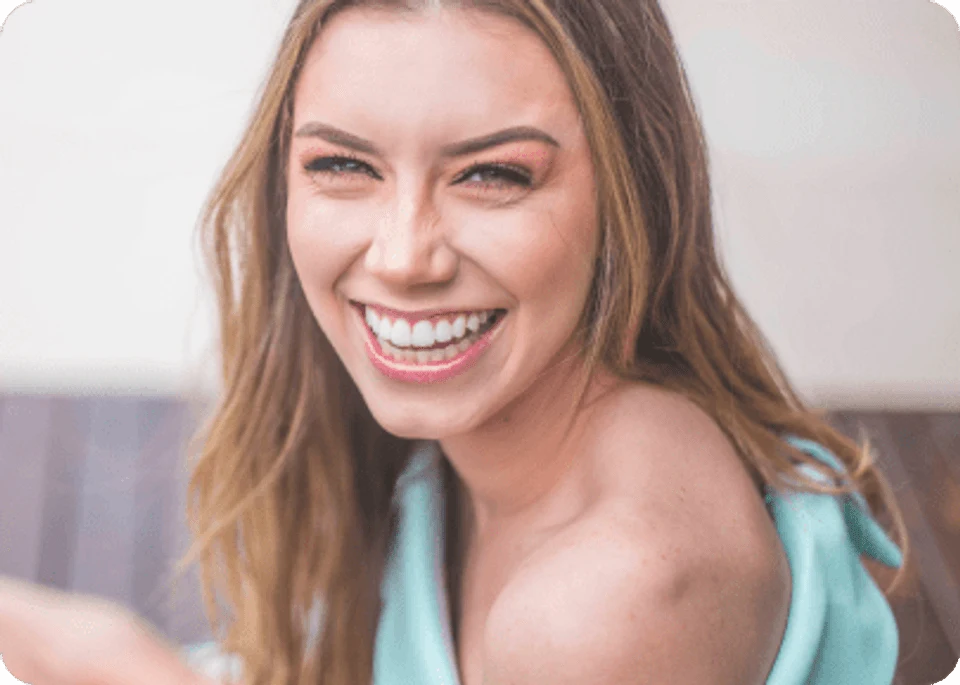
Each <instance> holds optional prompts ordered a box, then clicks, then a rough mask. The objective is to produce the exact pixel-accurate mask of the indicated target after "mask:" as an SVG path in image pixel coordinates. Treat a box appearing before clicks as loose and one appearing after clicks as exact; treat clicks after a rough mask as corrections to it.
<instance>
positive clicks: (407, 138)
mask: <svg viewBox="0 0 960 685" xmlns="http://www.w3.org/2000/svg"><path fill="white" fill-rule="evenodd" d="M312 122H322V123H324V124H327V125H332V126H335V127H337V128H339V129H342V130H346V131H348V132H349V133H351V134H353V135H355V136H359V137H362V138H364V139H366V140H368V141H370V142H372V143H373V144H374V145H375V146H376V147H377V148H378V149H379V150H380V151H381V152H382V153H383V156H382V157H379V156H375V155H371V154H362V153H353V152H352V151H351V150H349V149H348V148H345V147H342V146H339V145H334V144H331V143H329V142H327V141H325V140H321V139H319V138H316V137H307V136H303V137H301V136H297V135H296V133H297V132H298V131H300V130H301V129H302V127H304V126H305V125H307V124H310V123H312ZM520 125H527V126H535V127H537V128H538V129H541V130H542V131H544V132H546V133H548V134H549V135H550V136H551V137H552V138H553V139H555V140H556V141H557V142H558V144H559V147H558V148H557V147H554V146H551V145H549V144H545V143H542V142H515V143H511V144H508V145H503V146H501V147H497V148H495V149H491V150H488V151H486V152H483V153H479V154H476V155H469V156H467V157H464V158H462V159H455V160H445V159H443V158H442V157H441V155H440V149H441V148H442V147H443V146H445V145H449V144H453V143H456V142H459V141H462V140H465V139H469V138H474V137H478V136H482V135H485V134H489V133H492V132H495V131H498V130H500V129H504V128H507V127H512V126H520ZM293 130H294V133H295V135H294V137H293V142H292V145H291V154H290V160H289V167H288V172H289V197H288V209H287V234H288V239H289V245H290V250H291V254H292V257H293V261H294V265H295V268H296V270H297V273H298V275H299V278H300V280H301V283H302V286H303V289H304V292H305V294H306V298H307V301H308V302H309V305H310V307H311V309H312V311H313V313H314V315H315V317H316V320H317V322H318V323H319V325H320V326H321V328H322V329H323V331H324V332H325V333H326V335H327V336H328V338H329V339H330V342H331V343H332V344H333V346H334V348H335V349H336V351H337V353H338V354H339V356H340V357H341V359H342V360H343V363H344V364H345V366H346V368H347V370H348V371H349V373H350V374H351V376H352V377H353V379H354V381H355V382H356V384H357V386H358V387H359V390H360V392H361V393H362V395H363V397H364V399H365V401H366V402H367V404H368V406H369V407H370V410H371V412H372V413H373V415H374V417H375V418H376V420H377V421H378V422H379V423H380V424H381V425H382V426H383V427H384V428H386V429H387V430H388V431H390V432H391V433H394V434H396V435H400V436H403V437H412V438H422V439H435V440H439V441H440V445H441V447H442V449H443V451H444V453H445V454H446V455H447V457H448V458H449V459H450V461H451V462H452V464H453V465H454V467H455V469H456V471H457V473H458V475H459V477H460V478H461V479H462V481H463V483H464V484H465V486H466V491H467V495H468V499H469V501H470V502H471V515H472V518H473V520H474V521H475V522H476V532H477V535H478V536H479V537H480V538H484V537H487V536H488V534H489V535H493V532H492V531H502V530H505V529H507V528H510V527H520V528H523V527H530V526H532V525H534V522H535V521H536V520H537V518H538V517H539V516H540V515H542V512H543V511H544V510H545V509H548V508H549V500H550V498H551V494H552V493H554V492H556V491H558V490H560V489H562V487H563V485H562V481H564V480H565V479H570V478H581V477H582V476H581V474H579V473H577V469H578V468H579V466H578V462H579V461H580V459H579V457H580V455H581V454H582V441H580V440H579V439H578V436H579V435H580V433H581V428H582V426H581V424H582V423H585V421H584V419H583V417H574V416H573V415H572V403H573V399H574V398H573V397H572V388H573V383H574V380H575V379H576V377H575V373H576V371H577V360H576V358H575V357H574V356H573V355H572V353H573V351H574V350H573V348H571V346H570V339H571V335H572V334H573V332H574V327H575V325H576V323H577V320H578V317H579V316H580V313H581V311H582V309H583V307H584V303H585V300H586V297H587V294H588V290H589V286H590V282H591V278H592V275H593V265H594V258H595V255H596V251H597V244H598V242H597V241H598V237H599V236H598V231H597V225H596V224H597V222H596V204H595V198H594V192H595V188H594V180H593V165H592V162H591V158H590V152H589V148H588V146H587V141H586V139H585V137H584V133H583V128H582V125H581V122H580V119H579V115H578V112H577V109H576V106H575V104H574V102H573V99H572V94H571V92H570V90H569V87H568V86H567V84H566V80H565V79H564V77H563V74H562V72H561V71H560V69H559V66H558V65H557V63H556V62H555V60H554V59H553V56H552V55H551V54H550V52H549V51H548V49H547V48H546V47H545V46H544V45H543V44H542V43H541V42H540V41H539V39H538V38H537V37H536V36H535V35H533V34H530V33H528V32H527V31H526V29H525V28H523V27H522V26H520V25H518V24H515V23H514V22H512V21H510V20H506V19H504V18H502V17H495V16H490V15H485V14H481V13H477V12H475V11H474V12H462V11H454V12H450V11H447V12H441V13H439V14H435V15H428V16H423V15H416V16H415V15H401V14H395V13H390V12H382V11H377V10H368V9H363V10H348V11H346V12H344V13H342V14H340V15H337V16H336V17H335V18H334V19H333V20H332V21H331V23H330V24H329V25H328V26H327V28H326V29H325V30H324V32H323V33H322V34H321V36H320V38H319V39H318V41H317V42H316V43H315V44H314V45H313V46H312V49H311V50H310V52H309V54H308V56H307V59H306V63H305V68H304V71H303V73H302V75H301V78H300V80H299V82H298V84H297V90H296V97H295V105H294V124H293ZM344 153H351V154H356V156H357V157H359V158H360V159H361V160H362V164H355V163H354V164H350V163H348V164H346V165H345V166H341V167H335V169H336V170H337V171H339V172H340V173H339V174H322V173H318V172H313V171H310V170H308V169H309V168H310V166H311V164H314V166H313V167H312V168H313V169H317V168H319V166H322V164H320V165H319V166H318V165H317V163H316V160H317V159H318V158H322V157H323V156H329V155H337V154H344ZM478 163H481V164H490V163H503V164H511V165H522V166H524V167H526V168H527V169H528V170H529V171H530V173H531V176H532V186H531V187H529V188H524V187H522V186H517V185H511V184H509V183H508V181H507V179H504V178H498V177H497V175H496V172H493V173H490V172H471V173H470V174H469V175H468V176H466V177H464V172H467V171H469V170H470V168H471V167H473V166H474V165H475V164H478ZM349 300H358V301H362V302H375V303H379V304H382V305H387V306H391V307H393V308H396V309H400V310H403V311H413V310H418V309H431V308H439V309H444V310H464V309H487V308H504V309H507V310H508V315H507V317H506V319H505V320H504V322H503V324H502V326H503V329H502V330H501V331H500V334H499V340H497V341H496V342H495V343H494V344H493V345H492V346H491V347H490V348H489V349H488V350H487V351H486V352H485V354H484V355H483V357H482V359H481V360H480V362H479V363H478V364H477V365H476V366H475V367H474V368H472V369H470V370H468V371H467V372H465V373H463V374H461V375H460V376H458V377H456V378H453V379H451V380H448V381H445V382H442V383H436V384H431V385H418V384H416V383H405V382H399V381H395V380H391V379H388V378H386V377H385V376H383V375H381V374H380V372H379V371H377V370H376V369H375V368H374V367H373V365H372V364H371V363H370V361H369V360H368V359H367V356H366V352H365V350H364V344H363V335H362V330H361V327H360V326H359V325H358V321H357V320H356V318H357V317H356V314H355V312H354V311H353V309H352V308H351V307H350V306H349V302H348V301H349ZM607 385H610V383H609V382H608V383H607ZM598 387H600V386H599V385H598ZM571 421H572V422H573V425H574V430H573V431H572V432H571V436H572V437H571V438H570V439H568V440H566V441H563V440H561V438H562V434H563V431H564V430H565V429H566V428H567V426H568V422H571Z"/></svg>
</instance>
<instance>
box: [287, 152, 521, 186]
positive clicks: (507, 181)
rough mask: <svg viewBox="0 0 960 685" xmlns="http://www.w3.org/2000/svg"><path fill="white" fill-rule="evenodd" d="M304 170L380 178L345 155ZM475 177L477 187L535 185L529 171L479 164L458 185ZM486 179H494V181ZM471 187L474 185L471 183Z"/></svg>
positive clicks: (316, 161) (321, 160) (315, 162)
mask: <svg viewBox="0 0 960 685" xmlns="http://www.w3.org/2000/svg"><path fill="white" fill-rule="evenodd" d="M304 170H305V171H307V172H308V173H310V174H323V175H325V176H332V177H336V176H343V175H345V174H350V175H353V174H357V173H364V174H366V175H368V176H370V177H372V178H379V176H378V175H377V173H376V172H375V171H374V170H373V169H372V168H371V167H370V165H369V164H367V163H366V162H363V161H361V160H359V159H357V158H355V157H346V156H343V155H340V156H333V157H318V158H316V159H314V160H312V161H311V162H310V163H308V164H307V165H306V166H305V167H304ZM475 177H479V178H481V179H482V180H481V181H479V182H478V183H477V184H476V185H480V186H486V187H492V188H502V187H522V188H529V187H530V186H531V185H532V183H533V180H532V175H531V174H530V172H529V171H527V170H526V169H524V168H522V167H515V166H512V165H505V164H478V165H476V166H473V167H471V168H470V169H468V170H467V171H466V172H464V173H463V174H461V175H460V177H459V179H458V180H457V183H461V182H463V181H468V180H470V179H473V178H475ZM486 179H492V181H488V180H486ZM471 185H474V184H473V183H471Z"/></svg>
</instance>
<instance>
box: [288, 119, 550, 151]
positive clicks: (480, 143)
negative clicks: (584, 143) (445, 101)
mask: <svg viewBox="0 0 960 685" xmlns="http://www.w3.org/2000/svg"><path fill="white" fill-rule="evenodd" d="M294 135H295V136H296V137H297V138H322V139H323V140H326V141H327V142H328V143H332V144H334V145H342V146H343V147H348V148H351V149H353V150H356V151H358V152H363V153H365V154H368V155H374V156H376V157H381V158H382V157H383V154H382V153H381V152H380V150H378V149H377V147H376V145H374V144H373V143H371V142H370V141H369V140H365V139H363V138H360V137H358V136H355V135H353V134H352V133H347V132H346V131H343V130H341V129H339V128H336V127H335V126H331V125H329V124H323V123H320V122H318V121H311V122H308V123H306V124H304V125H303V126H301V127H300V128H299V129H298V130H297V132H296V133H295V134H294ZM518 140H537V141H540V142H543V143H547V144H549V145H552V146H554V147H556V148H559V147H560V143H558V142H557V141H556V140H554V138H553V137H552V136H550V135H549V134H547V133H546V132H544V131H541V130H540V129H538V128H535V127H533V126H513V127H511V128H505V129H503V130H502V131H497V132H495V133H490V134H487V135H484V136H480V137H479V138H471V139H470V140H464V141H461V142H459V143H453V144H451V145H445V146H444V147H443V148H441V150H440V156H441V157H444V158H450V157H463V156H465V155H472V154H474V153H476V152H480V151H481V150H486V149H488V148H491V147H496V146H498V145H503V144H504V143H512V142H514V141H518Z"/></svg>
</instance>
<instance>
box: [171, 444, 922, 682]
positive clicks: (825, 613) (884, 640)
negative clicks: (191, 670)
mask: <svg viewBox="0 0 960 685" xmlns="http://www.w3.org/2000/svg"><path fill="white" fill-rule="evenodd" d="M787 439H788V440H789V441H790V442H791V443H793V444H794V445H795V446H796V447H798V448H799V449H801V450H803V451H805V452H807V453H808V454H810V455H812V456H814V457H816V458H817V459H819V460H820V461H822V462H825V463H826V464H828V465H829V466H831V467H832V468H833V469H834V470H836V471H838V472H841V473H842V472H844V468H843V465H842V463H841V462H840V461H839V460H838V459H837V458H836V457H835V456H834V455H833V454H831V453H830V452H829V451H827V450H826V449H824V448H823V447H822V446H820V445H819V444H817V443H814V442H810V441H808V440H802V439H799V438H794V437H788V438H787ZM442 458H443V457H442V455H441V454H440V451H439V449H438V445H437V443H435V442H423V443H420V445H419V447H418V449H417V450H416V452H415V453H414V455H413V457H412V458H411V460H410V463H409V464H408V466H407V468H406V469H405V470H404V472H403V474H402V475H401V476H400V479H399V481H398V482H397V488H396V492H395V495H394V497H395V502H396V503H397V504H398V506H399V507H400V511H401V514H400V527H399V530H398V535H397V540H396V541H395V543H396V544H395V545H394V547H393V548H392V550H391V555H390V557H389V559H388V562H387V567H386V569H385V573H384V580H383V585H382V591H381V597H382V600H383V605H382V609H381V614H380V620H379V621H380V622H379V626H378V629H377V634H376V643H375V651H374V664H373V685H408V684H409V683H417V684H418V685H460V683H459V679H458V676H457V667H456V656H455V654H454V649H453V641H452V637H451V636H452V633H451V627H450V611H449V605H448V599H447V596H446V591H445V588H446V583H445V582H444V572H445V571H444V565H443V550H444V537H443V536H444V529H443V528H444V527H443V523H444V522H443V520H442V517H441V512H442V504H443V502H442V497H443V488H442V480H441V472H440V462H439V460H440V459H442ZM801 469H802V470H803V471H804V472H805V473H807V474H809V475H810V476H812V477H813V478H815V479H816V480H817V481H819V482H826V479H825V478H824V476H823V475H821V474H820V473H818V472H816V471H814V470H813V469H812V468H810V467H808V466H806V465H803V466H801ZM765 499H766V504H767V508H768V510H769V511H770V513H771V515H772V516H773V519H774V522H775V524H776V529H777V533H778V534H779V536H780V540H781V542H782V544H783V547H784V550H785V552H786V556H787V560H788V562H789V565H790V572H791V575H792V578H793V587H792V595H791V603H790V611H789V615H788V618H787V627H786V631H785V633H784V636H783V641H782V643H781V646H780V651H779V653H778V655H777V659H776V661H775V662H774V665H773V668H772V670H771V672H770V675H769V677H768V678H767V685H890V683H892V682H893V675H894V670H895V668H896V662H897V655H898V651H899V638H898V633H897V625H896V622H895V620H894V616H893V612H892V611H891V609H890V605H889V604H888V603H887V601H886V599H885V597H884V595H883V593H882V592H881V591H880V589H879V588H878V587H877V585H876V583H874V581H873V578H872V577H871V576H870V574H869V573H868V572H867V570H866V568H865V567H864V566H863V563H862V562H861V560H860V555H861V554H866V555H868V556H870V557H872V558H873V559H876V560H877V561H879V562H881V563H883V564H885V565H886V566H890V567H895V568H896V567H900V566H901V564H902V563H903V559H902V555H901V553H900V550H899V549H898V548H897V546H896V545H895V544H894V543H893V542H892V541H891V540H890V538H889V537H887V535H886V534H885V533H884V531H883V530H882V529H881V528H880V526H879V525H878V524H877V522H876V521H875V520H874V519H873V517H872V516H871V515H870V514H869V511H868V509H867V505H866V502H865V501H864V499H863V497H862V496H861V495H859V494H856V493H854V494H853V495H845V496H843V497H837V496H832V495H821V494H817V493H802V492H789V493H786V494H777V493H776V492H774V491H772V490H769V489H768V490H767V492H766V498H765ZM204 650H206V657H208V658H203V659H200V658H198V657H197V655H201V654H203V652H204ZM184 655H185V658H186V659H187V660H188V661H190V662H191V663H193V664H194V665H196V666H197V667H198V668H206V672H208V673H211V674H213V673H214V671H212V670H211V668H216V667H217V666H221V667H222V666H223V665H224V664H225V661H224V659H225V657H224V656H223V655H220V654H219V653H218V652H216V648H215V645H214V643H204V644H201V645H192V646H188V647H186V648H185V650H184ZM217 660H220V661H219V663H218V662H217Z"/></svg>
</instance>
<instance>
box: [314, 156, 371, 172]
mask: <svg viewBox="0 0 960 685" xmlns="http://www.w3.org/2000/svg"><path fill="white" fill-rule="evenodd" d="M304 169H305V170H306V171H308V172H310V173H314V174H325V175H328V176H342V175H343V174H344V173H356V171H357V170H358V169H359V170H360V171H363V172H364V173H366V174H368V175H369V176H374V177H376V174H375V173H374V172H373V169H371V168H370V166H369V165H368V164H366V163H365V162H362V161H360V160H359V159H356V158H355V157H343V156H339V157H318V158H317V159H314V160H313V161H312V162H310V163H309V164H307V165H306V166H305V167H304ZM341 169H346V170H347V171H346V172H344V171H341Z"/></svg>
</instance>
